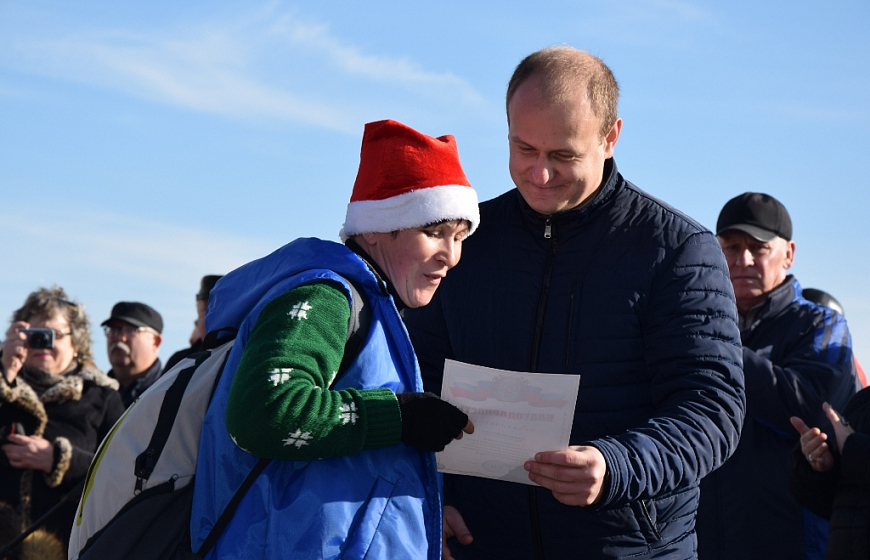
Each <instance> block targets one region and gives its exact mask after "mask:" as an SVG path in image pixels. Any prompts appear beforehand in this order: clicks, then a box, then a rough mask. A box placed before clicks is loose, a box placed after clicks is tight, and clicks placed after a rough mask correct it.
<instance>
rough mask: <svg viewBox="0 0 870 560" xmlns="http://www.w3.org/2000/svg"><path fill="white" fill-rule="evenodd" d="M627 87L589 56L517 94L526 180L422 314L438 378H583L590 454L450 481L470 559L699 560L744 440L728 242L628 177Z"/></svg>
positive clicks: (543, 67)
mask: <svg viewBox="0 0 870 560" xmlns="http://www.w3.org/2000/svg"><path fill="white" fill-rule="evenodd" d="M618 91H619V90H618V87H617V84H616V81H615V79H614V78H613V74H612V73H611V72H610V69H609V68H607V66H606V65H605V64H604V63H603V62H602V61H601V60H599V59H598V58H596V57H594V56H592V55H590V54H588V53H586V52H582V51H578V50H576V49H574V48H571V47H555V48H549V49H544V50H542V51H539V52H536V53H533V54H531V55H529V56H528V57H526V58H525V59H524V60H523V61H522V62H521V63H520V64H519V65H518V66H517V68H516V70H515V71H514V74H513V76H512V77H511V80H510V82H509V84H508V90H507V116H508V144H509V148H510V160H509V168H510V174H511V178H512V179H513V181H514V184H515V185H516V187H517V188H516V189H515V190H511V191H509V192H507V193H505V194H503V195H501V196H499V197H497V198H495V199H493V200H490V201H488V202H484V203H483V204H481V227H480V230H479V231H478V232H477V233H475V234H474V236H473V237H471V238H470V239H469V240H468V242H467V243H466V244H465V247H464V250H465V258H463V260H462V262H461V263H460V264H459V265H458V266H457V267H456V269H455V270H454V271H452V272H451V273H450V276H448V277H447V278H446V279H444V281H443V282H442V286H441V289H440V290H439V291H438V292H437V293H436V294H435V298H434V299H433V301H432V303H431V304H430V305H429V306H427V307H423V308H420V309H416V310H415V309H409V310H407V312H406V314H405V320H406V323H407V324H408V328H409V332H410V334H411V339H412V340H413V342H414V348H415V350H416V351H417V353H418V356H419V357H420V365H421V369H422V370H423V375H424V382H425V383H426V384H427V387H429V390H430V391H438V390H440V387H441V377H442V373H443V367H444V360H445V358H450V359H454V360H459V361H462V362H466V363H470V364H476V365H481V366H487V367H494V368H499V369H507V370H514V371H531V372H541V373H555V374H563V375H579V376H580V391H579V393H578V396H577V402H576V406H575V409H574V424H573V429H572V431H571V438H570V447H569V448H568V449H565V450H560V451H557V450H552V449H541V450H540V453H538V454H537V455H536V456H535V458H534V460H533V461H528V462H527V463H526V465H525V467H526V469H527V470H528V473H529V480H530V481H532V482H534V483H536V484H537V485H539V486H525V485H522V484H515V483H510V482H504V481H499V480H492V479H485V478H476V477H470V476H458V475H445V477H444V503H445V512H444V513H445V520H444V531H445V537H447V538H450V537H454V536H455V537H457V542H452V541H451V542H450V543H449V544H450V545H451V546H450V548H449V550H448V549H446V548H445V554H446V555H447V556H450V555H451V554H452V556H453V557H456V558H476V559H477V558H485V559H490V558H493V559H495V558H498V559H500V560H501V559H505V558H617V557H619V558H633V559H644V558H670V559H688V558H694V556H695V546H696V545H695V534H694V521H695V507H696V504H697V501H698V483H699V481H700V480H701V478H703V477H704V476H705V475H707V474H708V473H709V472H710V471H711V470H713V469H715V468H717V467H718V466H719V465H721V464H722V462H723V461H725V459H727V458H728V456H729V455H730V454H731V452H732V451H733V450H734V448H735V447H736V446H737V440H738V437H739V435H740V425H741V424H742V422H743V414H744V397H743V376H742V374H741V371H740V346H739V338H738V336H739V334H738V331H737V324H736V320H737V310H736V309H735V306H734V297H733V293H732V290H731V285H730V283H729V282H728V273H727V268H726V263H725V259H724V258H723V257H722V251H721V250H720V249H719V245H718V243H717V242H716V238H715V237H714V236H713V234H712V233H711V232H709V231H707V230H705V229H704V228H703V227H701V226H700V225H699V224H698V223H697V222H695V221H693V220H692V219H690V218H688V217H687V216H685V215H684V214H682V213H680V212H679V211H677V210H675V209H673V208H671V207H670V206H668V205H666V204H664V203H663V202H660V201H658V200H656V199H654V198H652V197H651V196H650V195H648V194H647V193H645V192H643V191H641V190H640V189H638V188H637V187H636V186H635V185H633V184H631V183H630V182H628V181H626V180H625V179H624V178H623V177H622V175H620V174H619V172H618V171H617V168H616V163H615V162H614V160H613V152H614V148H615V146H616V142H617V140H618V138H619V133H620V130H621V128H622V119H620V118H619V117H618V116H617V98H618Z"/></svg>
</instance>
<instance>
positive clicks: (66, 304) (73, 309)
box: [12, 286, 94, 366]
mask: <svg viewBox="0 0 870 560" xmlns="http://www.w3.org/2000/svg"><path fill="white" fill-rule="evenodd" d="M56 315H61V316H63V317H64V318H66V320H67V321H68V322H69V328H70V331H71V336H72V346H73V348H74V349H75V351H76V360H78V362H79V363H80V364H82V365H89V366H93V365H94V353H93V351H92V350H91V327H90V321H88V316H87V315H86V314H85V306H84V305H82V304H80V303H75V302H72V301H70V300H69V297H68V296H67V295H66V292H64V291H63V288H61V287H60V286H52V287H51V289H50V290H49V289H46V288H39V289H37V290H36V291H35V292H31V293H30V295H28V296H27V299H26V300H25V301H24V305H22V306H21V307H20V308H19V309H17V310H16V311H15V312H14V313H13V314H12V322H13V323H14V322H16V321H26V322H28V323H29V322H30V321H31V320H32V319H36V318H41V319H51V318H52V317H54V316H56Z"/></svg>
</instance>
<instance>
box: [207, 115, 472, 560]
mask: <svg viewBox="0 0 870 560" xmlns="http://www.w3.org/2000/svg"><path fill="white" fill-rule="evenodd" d="M479 221H480V218H479V214H478V207H477V195H476V194H475V192H474V190H473V189H472V188H471V186H470V185H469V183H468V180H467V179H466V177H465V174H464V172H463V171H462V167H461V166H460V163H459V154H458V152H457V149H456V142H455V140H454V138H453V137H452V136H442V137H440V138H432V137H430V136H426V135H423V134H420V133H419V132H417V131H415V130H413V129H411V128H409V127H407V126H405V125H403V124H400V123H398V122H395V121H380V122H375V123H369V124H368V125H366V128H365V133H364V136H363V141H362V149H361V154H360V167H359V173H358V175H357V180H356V183H355V184H354V188H353V194H352V196H351V200H350V204H349V205H348V208H347V216H346V219H345V224H344V227H343V228H342V231H341V233H340V236H341V238H342V240H343V241H344V242H345V243H344V244H343V245H342V244H339V243H334V242H330V241H323V240H319V239H313V238H307V239H298V240H296V241H294V242H292V243H290V244H288V245H286V246H284V247H282V248H281V249H279V250H278V251H276V252H275V253H273V254H271V255H269V256H267V257H264V258H263V259H260V260H258V261H254V262H252V263H249V264H247V265H245V266H243V267H241V268H240V269H238V270H236V271H233V272H231V273H230V274H228V275H227V276H225V277H224V278H223V279H221V281H220V282H218V284H217V286H216V287H215V288H214V290H212V292H211V294H210V299H211V302H210V307H209V312H208V316H207V318H206V323H207V324H208V325H210V326H218V325H231V324H238V323H237V322H236V321H237V320H238V317H240V316H241V315H242V314H244V317H245V318H244V321H243V322H241V327H240V328H239V334H238V336H237V338H236V343H235V346H234V347H233V351H232V353H231V354H230V357H229V359H228V362H227V365H226V368H225V371H224V375H223V378H222V379H221V381H220V383H219V385H218V389H217V390H216V393H215V396H214V399H213V401H212V405H211V408H210V410H209V413H208V415H207V418H206V422H205V423H204V425H203V437H202V443H201V445H200V455H199V461H198V470H197V475H196V482H195V484H196V490H195V498H194V509H193V515H192V523H191V537H192V538H191V540H192V546H193V550H198V549H199V546H200V545H201V544H202V543H203V541H204V540H205V539H206V537H207V535H208V534H209V532H210V530H211V528H212V527H213V526H214V524H215V522H216V518H217V517H219V515H220V512H221V511H223V509H224V508H225V506H226V504H227V503H228V502H229V501H230V500H231V499H232V496H233V494H234V492H235V491H234V489H236V488H238V487H239V486H240V485H241V484H242V481H244V480H245V479H246V477H248V475H249V473H250V472H251V470H252V469H253V467H254V465H255V464H256V463H257V461H258V458H271V459H277V460H273V461H271V462H270V463H269V464H268V466H267V467H266V468H265V470H264V471H263V473H262V474H261V475H259V476H258V477H257V478H256V480H255V482H254V483H253V485H252V486H251V488H250V489H249V490H248V491H247V492H246V493H245V494H244V497H243V498H242V500H241V502H239V506H238V509H237V510H236V513H235V515H234V516H233V518H232V520H231V521H230V523H229V524H228V525H227V527H226V529H225V531H224V533H223V535H222V536H221V538H220V539H218V540H217V543H216V544H215V546H214V547H213V548H212V549H211V551H210V552H209V554H208V556H206V558H262V559H267V558H269V559H273V558H336V557H343V558H344V557H348V558H362V557H364V556H367V557H369V558H428V559H432V560H434V559H437V558H440V557H441V548H440V547H441V502H440V496H439V491H438V482H437V481H438V478H437V473H436V468H435V457H434V453H432V452H433V451H439V450H442V449H443V448H444V446H445V445H447V444H448V443H450V441H452V440H453V439H458V438H460V437H462V433H463V432H465V433H471V432H472V431H473V426H472V424H471V422H470V421H469V420H468V417H467V416H466V415H465V414H464V413H462V412H461V411H460V410H459V409H457V408H456V407H454V406H453V405H451V404H448V403H446V402H444V401H442V400H440V399H439V398H438V397H437V396H436V395H434V394H432V393H424V392H423V389H422V381H421V379H420V372H419V367H418V365H417V360H416V357H415V355H414V351H413V348H412V346H411V342H410V340H409V339H408V335H407V332H406V331H405V328H404V325H403V323H402V318H401V311H402V309H404V308H405V307H419V306H422V305H426V304H427V303H429V301H430V300H431V299H432V296H433V295H434V293H435V290H436V289H437V288H438V285H439V283H440V282H441V279H442V278H444V276H445V275H446V274H447V272H448V271H449V270H450V269H451V268H453V267H454V266H455V265H456V263H457V262H458V261H459V258H460V255H461V250H462V241H463V240H464V239H465V238H466V237H467V236H469V235H471V234H472V233H473V232H474V230H475V229H476V228H477V226H478V223H479ZM252 293H256V296H252V295H251V294H252ZM261 293H263V294H264V295H260V294H261ZM349 325H350V326H349Z"/></svg>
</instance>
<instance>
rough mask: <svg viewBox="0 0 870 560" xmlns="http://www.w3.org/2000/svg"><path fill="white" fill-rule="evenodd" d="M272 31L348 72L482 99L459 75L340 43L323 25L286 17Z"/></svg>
mask: <svg viewBox="0 0 870 560" xmlns="http://www.w3.org/2000/svg"><path fill="white" fill-rule="evenodd" d="M272 32H273V33H274V34H275V35H277V36H283V37H285V38H287V39H289V41H290V42H291V43H293V44H296V45H304V46H307V47H309V48H312V49H315V50H317V51H319V52H321V53H322V54H323V55H324V56H325V57H326V58H327V59H328V60H330V61H331V62H332V64H333V65H335V66H337V67H338V68H341V69H342V70H344V71H345V72H347V73H348V74H351V75H356V76H362V77H365V78H368V79H370V80H372V81H376V82H383V83H391V84H397V85H401V86H404V87H406V88H409V89H412V90H415V91H417V92H418V93H421V94H429V93H430V92H432V91H437V92H439V94H441V93H440V92H444V91H445V90H446V91H448V92H452V93H453V94H454V96H458V97H459V99H462V100H464V102H466V103H469V104H478V103H481V102H482V101H483V97H482V96H481V95H480V94H479V93H478V92H477V91H475V89H474V88H473V87H472V86H471V85H470V84H469V83H468V82H466V81H465V80H463V79H462V78H459V77H458V76H455V75H453V74H450V73H440V74H439V73H433V72H427V71H425V70H424V69H422V68H421V67H420V66H419V65H418V64H416V63H414V62H413V61H411V60H409V59H408V58H395V57H384V56H372V55H366V54H364V53H362V52H361V51H360V50H359V49H358V48H356V47H352V46H348V45H344V44H342V43H341V41H340V40H339V39H338V38H336V37H335V36H333V35H332V34H331V33H330V32H329V27H328V26H326V25H306V24H303V23H300V22H297V21H295V20H294V19H293V18H291V17H290V16H285V17H283V18H281V19H280V21H279V22H277V23H276V24H275V25H273V26H272Z"/></svg>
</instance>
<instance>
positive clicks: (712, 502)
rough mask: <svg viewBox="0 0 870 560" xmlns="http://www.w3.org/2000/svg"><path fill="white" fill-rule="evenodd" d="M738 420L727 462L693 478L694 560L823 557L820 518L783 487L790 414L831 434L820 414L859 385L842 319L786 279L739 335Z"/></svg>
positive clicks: (791, 437)
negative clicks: (697, 485) (696, 500)
mask: <svg viewBox="0 0 870 560" xmlns="http://www.w3.org/2000/svg"><path fill="white" fill-rule="evenodd" d="M740 336H741V340H742V341H743V368H744V372H745V377H746V405H747V409H746V419H745V422H744V425H743V431H742V435H741V438H740V445H739V446H738V447H737V450H736V451H735V452H734V455H733V456H732V457H731V459H730V460H729V461H728V463H727V464H726V465H725V466H724V467H723V468H721V469H719V470H718V471H716V472H715V473H713V474H712V475H711V476H709V477H707V478H706V479H705V480H704V482H703V483H702V484H701V489H702V495H701V507H700V509H699V511H698V539H699V545H700V546H699V550H700V556H701V558H702V559H703V560H730V559H731V558H740V559H741V560H768V559H769V558H788V559H789V560H804V559H810V560H816V559H822V558H825V545H826V542H827V537H828V536H827V531H828V526H827V522H826V521H824V520H823V519H821V518H819V517H818V516H816V515H814V514H812V513H810V511H808V510H804V509H803V508H802V507H801V506H800V504H799V503H798V501H797V500H796V499H795V498H794V496H792V495H791V492H790V491H789V488H788V474H789V461H790V459H791V454H792V450H793V449H794V448H795V446H796V445H798V442H799V441H800V438H799V436H798V433H797V431H795V429H794V428H793V427H792V426H791V424H790V423H789V418H790V417H791V416H798V417H800V418H802V419H803V420H804V421H805V422H806V423H807V425H809V426H819V427H820V428H822V430H825V431H827V432H831V423H830V422H829V421H828V420H827V418H826V417H825V415H824V413H823V412H822V403H824V402H826V401H827V402H828V403H830V404H831V406H833V407H834V408H835V409H836V410H842V409H843V408H844V407H845V406H846V403H847V402H848V400H849V398H850V397H851V396H852V395H854V394H855V391H856V390H857V388H858V386H859V383H858V378H857V376H856V375H855V369H854V363H855V362H854V360H853V357H852V339H851V337H850V335H849V328H848V325H847V324H846V319H845V318H844V317H843V316H842V315H840V314H838V313H836V312H834V311H833V310H831V309H829V308H827V307H822V306H819V305H816V304H814V303H810V302H809V301H807V300H805V299H804V298H803V297H802V296H801V286H800V283H799V282H798V281H797V279H795V278H794V277H791V276H789V277H788V278H786V280H785V282H783V283H782V284H781V285H780V286H778V287H777V288H776V289H774V290H773V291H772V292H771V293H770V295H769V296H768V297H767V300H765V302H764V304H762V306H761V308H760V309H759V310H758V313H757V315H756V316H755V318H754V320H753V321H752V324H751V325H748V326H746V327H744V329H743V330H742V331H741V333H740Z"/></svg>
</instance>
